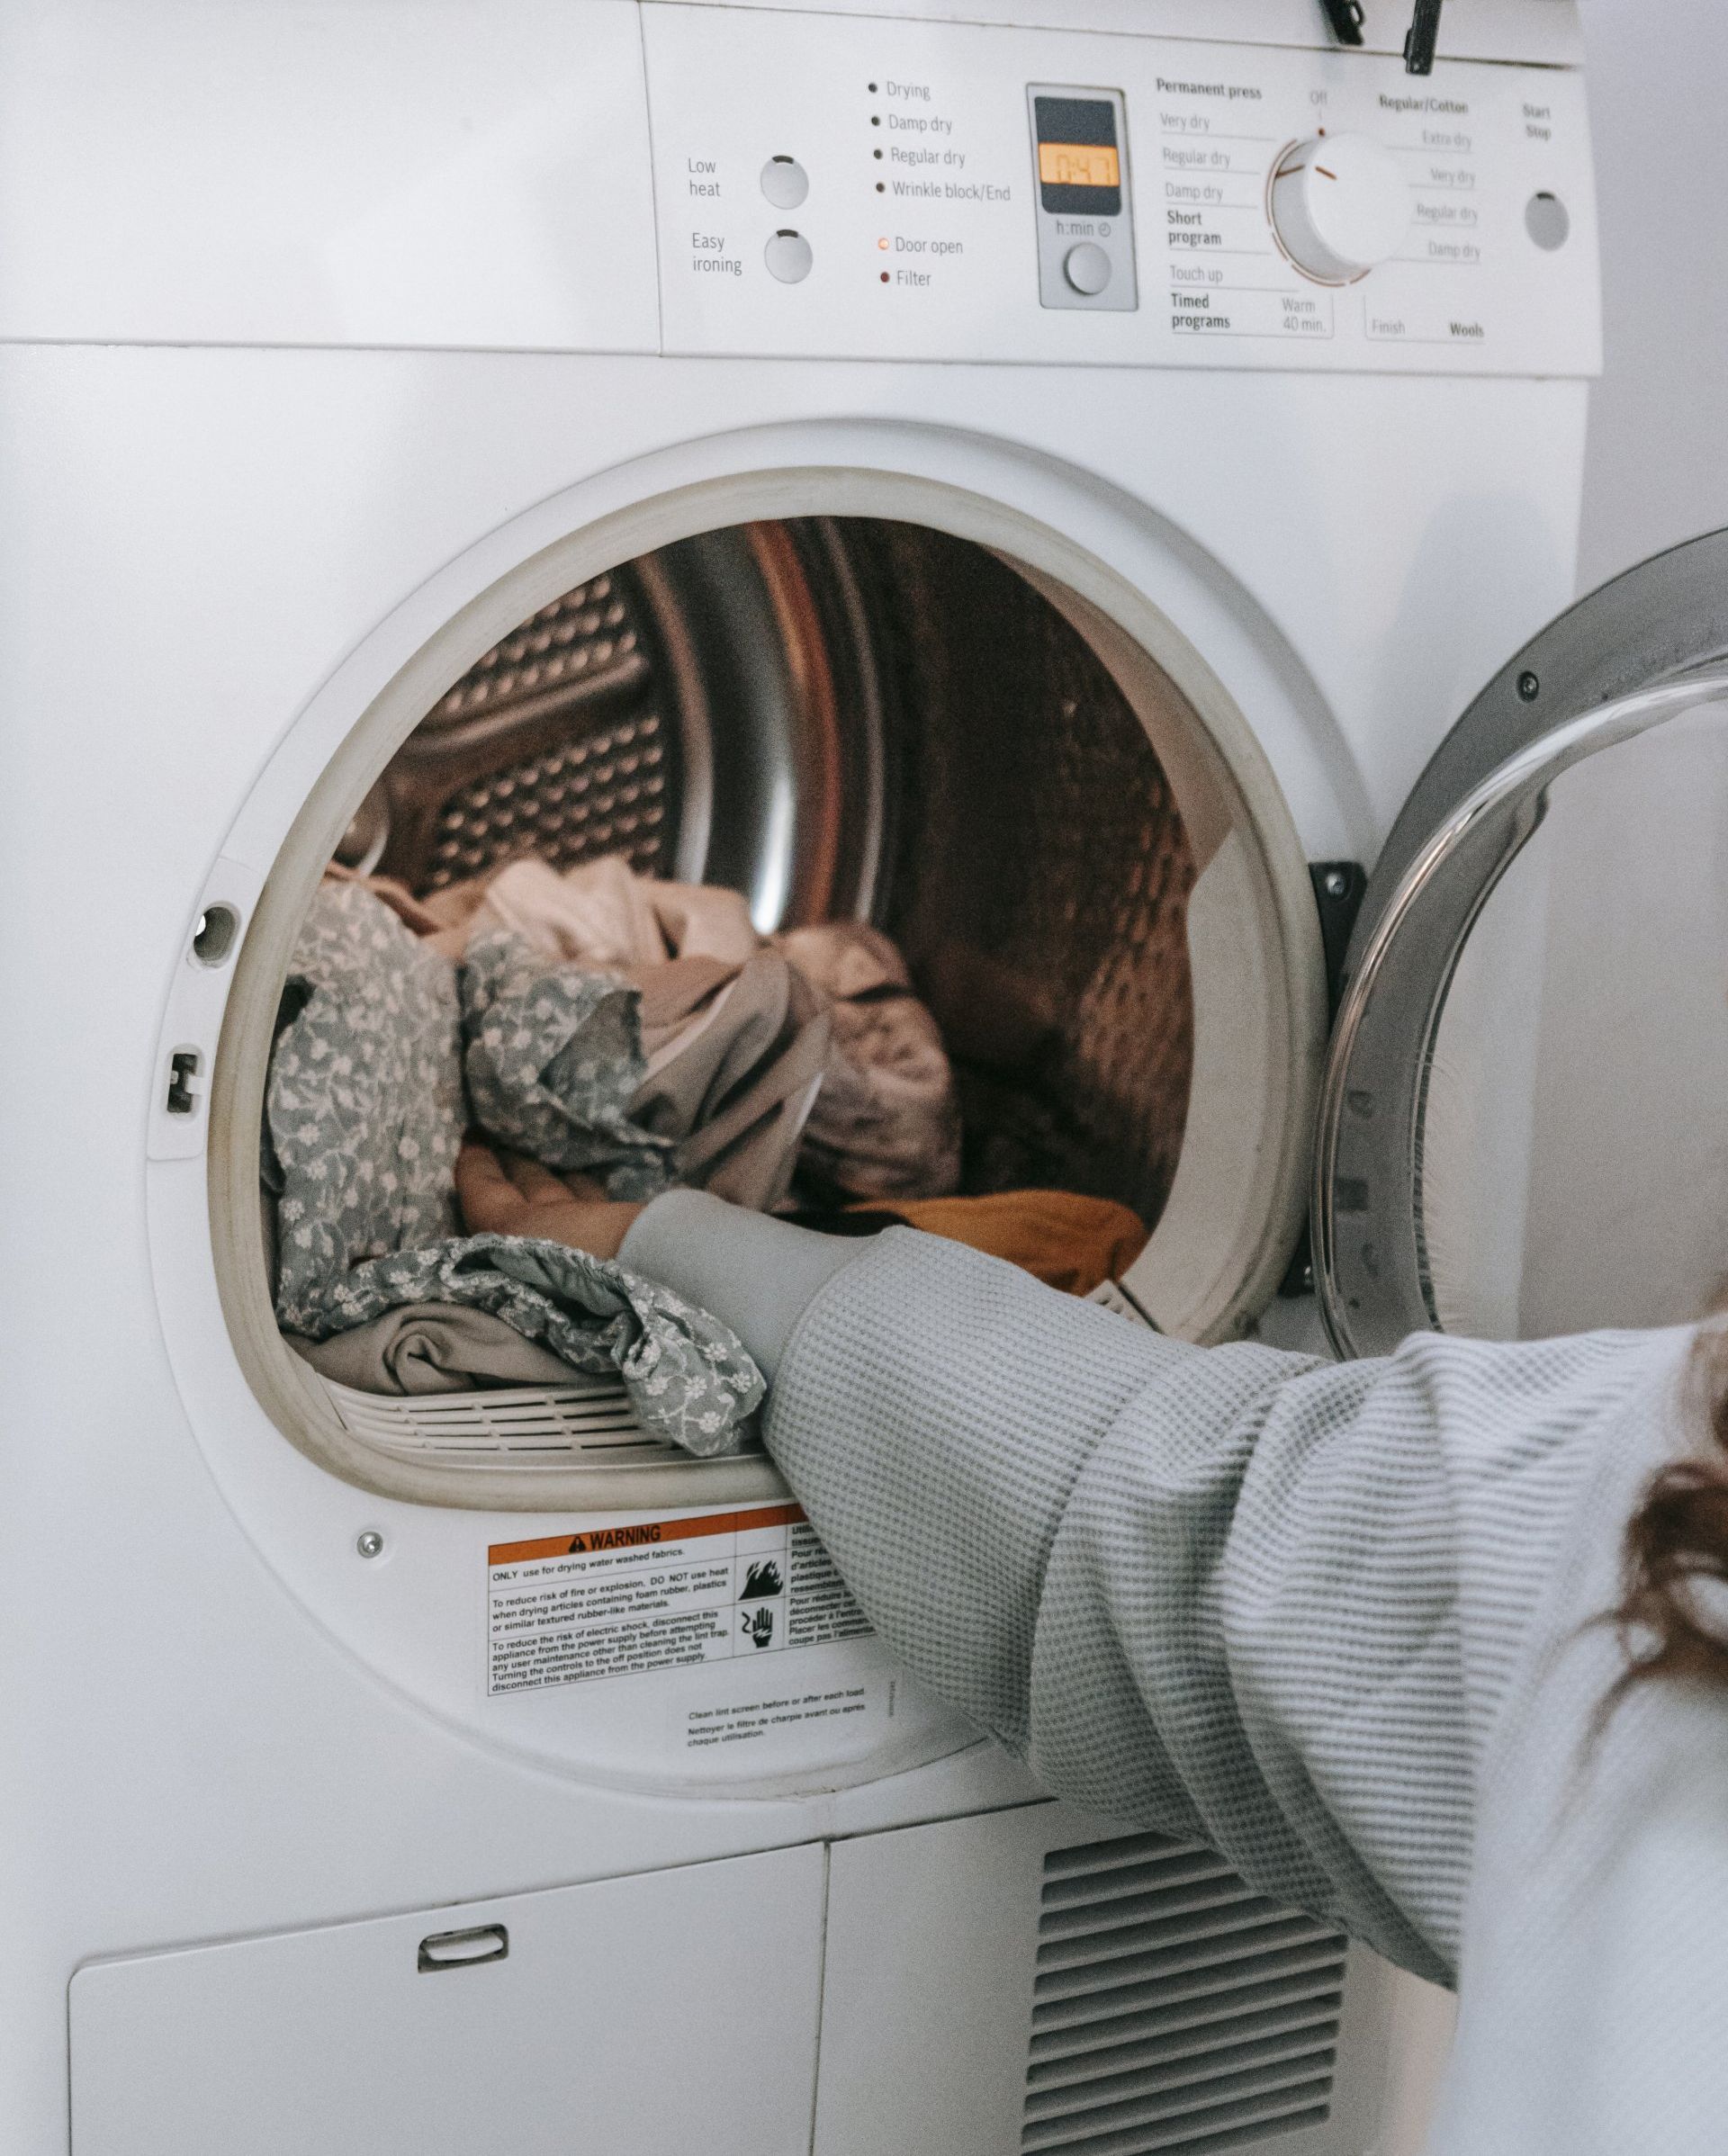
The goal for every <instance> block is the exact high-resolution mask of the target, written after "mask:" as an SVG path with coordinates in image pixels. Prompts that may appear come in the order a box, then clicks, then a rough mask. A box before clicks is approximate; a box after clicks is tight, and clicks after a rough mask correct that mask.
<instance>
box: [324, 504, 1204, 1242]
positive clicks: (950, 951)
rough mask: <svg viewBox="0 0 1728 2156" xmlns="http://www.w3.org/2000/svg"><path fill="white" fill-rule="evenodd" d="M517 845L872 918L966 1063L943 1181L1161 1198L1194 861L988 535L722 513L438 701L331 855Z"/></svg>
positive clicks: (1181, 1073) (433, 870)
mask: <svg viewBox="0 0 1728 2156" xmlns="http://www.w3.org/2000/svg"><path fill="white" fill-rule="evenodd" d="M530 852H532V853H536V854H539V855H540V856H542V857H543V858H546V859H548V860H550V861H552V862H553V863H554V866H556V867H560V868H564V867H574V866H575V865H576V864H578V863H579V862H582V861H588V860H593V859H598V858H600V857H602V856H604V855H607V854H618V855H622V856H623V857H625V858H626V859H628V860H629V861H630V863H631V864H632V866H633V867H635V868H636V869H638V870H639V871H641V872H642V873H643V874H644V875H649V876H669V877H676V878H677V879H679V880H680V881H683V882H688V883H715V884H724V885H730V886H732V887H734V888H735V889H738V890H741V891H743V892H744V893H745V894H747V895H748V897H749V898H750V901H751V907H752V915H753V917H754V919H755V921H756V925H757V927H758V928H759V929H761V930H763V931H764V932H769V931H772V930H777V929H782V928H790V927H796V926H799V925H801V924H803V923H805V922H808V921H830V920H851V919H856V920H863V921H872V922H874V923H875V924H876V925H878V927H880V928H883V929H885V930H887V932H888V933H889V934H890V935H891V936H892V937H893V938H894V939H895V940H896V942H897V943H898V944H899V945H900V947H901V948H902V949H903V951H904V952H905V955H906V957H907V959H908V961H909V963H910V965H911V967H912V970H913V973H914V979H915V981H916V983H917V985H918V987H919V990H920V992H921V993H922V994H923V998H924V1000H925V1001H926V1002H928V1003H929V1004H930V1005H931V1007H932V1011H934V1013H935V1015H936V1018H937V1020H938V1023H939V1024H940V1025H941V1029H942V1034H943V1038H944V1039H945V1041H946V1042H947V1044H948V1046H949V1048H950V1053H951V1054H952V1055H953V1056H954V1058H955V1061H956V1064H957V1066H958V1071H959V1079H960V1083H961V1087H962V1091H963V1097H964V1098H963V1105H964V1109H965V1115H964V1128H965V1132H966V1139H967V1148H966V1165H965V1176H964V1185H963V1187H964V1188H965V1189H966V1190H973V1191H978V1190H1006V1189H1011V1188H1013V1187H1016V1186H1025V1185H1029V1184H1039V1185H1049V1186H1059V1187H1061V1188H1065V1189H1071V1190H1081V1191H1085V1192H1087V1193H1090V1194H1094V1195H1097V1196H1101V1197H1110V1198H1114V1199H1119V1200H1121V1202H1122V1203H1124V1204H1126V1205H1129V1206H1130V1207H1132V1208H1134V1209H1135V1210H1136V1211H1138V1212H1139V1214H1140V1215H1141V1217H1143V1218H1144V1219H1145V1220H1146V1221H1147V1222H1148V1226H1149V1225H1150V1224H1151V1223H1152V1222H1154V1221H1156V1219H1157V1216H1158V1213H1159V1211H1160V1209H1161V1208H1162V1206H1163V1203H1164V1199H1165V1197H1166V1193H1167V1191H1168V1189H1169V1185H1170V1180H1171V1176H1172V1173H1173V1172H1174V1168H1175V1160H1176V1156H1177V1154H1178V1153H1179V1152H1180V1150H1181V1145H1182V1132H1183V1124H1184V1117H1185V1114H1186V1109H1187V1097H1188V1079H1189V1068H1190V1062H1191V1057H1192V1050H1193V1010H1192V1003H1191V1000H1190V996H1189V988H1188V969H1187V948H1186V943H1185V939H1184V902H1185V900H1186V896H1187V893H1188V889H1189V886H1190V885H1191V884H1192V882H1193V862H1192V860H1191V858H1190V855H1189V850H1188V847H1187V843H1186V840H1185V837H1184V831H1183V826H1182V822H1181V819H1180V817H1179V816H1178V815H1177V813H1176V812H1175V804H1174V802H1173V801H1172V799H1171V795H1170V789H1169V786H1168V785H1167V783H1166V778H1165V776H1164V772H1163V770H1162V768H1160V766H1159V763H1158V759H1157V754H1156V753H1155V751H1154V750H1153V748H1152V746H1151V743H1150V742H1149V741H1148V739H1147V736H1146V732H1145V730H1144V728H1143V727H1142V726H1141V725H1140V723H1139V721H1138V720H1137V719H1136V717H1135V715H1134V714H1133V712H1132V710H1131V709H1130V706H1129V705H1128V703H1127V701H1126V699H1125V698H1124V696H1122V693H1121V689H1120V688H1119V687H1117V685H1116V683H1115V681H1114V680H1113V679H1112V677H1111V675H1110V674H1109V672H1108V671H1107V670H1106V669H1105V668H1104V667H1103V664H1102V663H1101V661H1100V660H1098V658H1097V657H1096V656H1095V655H1094V652H1093V651H1092V650H1091V649H1090V648H1089V646H1088V645H1087V644H1086V642H1085V640H1084V639H1083V638H1082V637H1081V636H1080V635H1079V633H1077V632H1076V630H1075V629H1074V628H1072V627H1071V626H1070V625H1069V624H1068V623H1067V622H1066V621H1065V620H1064V619H1063V618H1062V616H1061V615H1059V614H1058V612H1057V611H1056V609H1055V607H1054V606H1051V605H1050V603H1049V601H1048V600H1047V599H1045V598H1044V597H1041V595H1040V593H1038V592H1037V591H1035V590H1034V589H1033V588H1031V585H1029V584H1028V583H1027V582H1025V580H1024V579H1022V578H1021V577H1020V576H1019V575H1018V574H1016V572H1015V571H1014V570H1012V569H1011V568H1009V567H1007V566H1006V565H1005V564H1004V563H1003V562H1001V561H996V560H995V559H993V558H992V557H991V556H990V555H989V554H988V553H986V552H985V551H984V550H983V549H981V548H979V547H977V546H974V545H972V544H970V543H968V542H966V541H963V540H956V539H950V538H947V537H945V536H943V535H940V534H937V533H934V532H930V531H926V530H923V529H922V528H920V527H918V526H896V525H888V524H881V523H869V522H863V521H852V522H846V521H837V520H831V519H823V518H806V519H800V520H797V521H792V522H788V523H783V524H754V525H748V526H737V527H734V528H733V529H731V530H725V531H718V532H713V533H708V534H705V535H702V536H701V537H699V538H695V539H690V540H685V541H682V542H680V543H678V544H676V545H673V546H670V547H666V548H663V549H662V550H661V551H660V552H656V553H653V554H650V555H646V556H644V557H643V558H641V559H640V560H638V561H631V562H627V563H625V564H623V565H621V566H620V567H619V568H618V569H617V570H614V571H612V572H611V573H610V574H608V575H606V576H602V577H599V578H597V579H594V580H593V581H592V582H591V583H589V584H586V585H581V586H579V587H578V588H576V589H574V590H572V591H570V592H566V593H565V594H564V595H563V597H560V598H558V599H556V600H555V601H554V602H553V604H552V605H550V606H545V607H543V608H541V609H540V610H539V612H538V613H536V615H533V616H532V617H531V618H530V619H529V620H527V621H525V622H524V623H522V624H521V626H520V627H519V629H518V631H517V632H516V633H515V634H514V635H512V636H509V637H508V638H506V639H505V640H504V641H503V642H500V644H498V645H496V646H495V647H494V648H493V649H492V650H491V651H488V652H486V653H485V654H484V656H483V657H482V659H481V660H479V661H478V662H477V663H476V664H475V665H474V666H473V668H472V669H470V670H469V672H468V673H466V674H465V675H464V677H463V678H462V680H461V681H459V682H458V683H456V685H455V687H453V688H452V689H451V690H450V692H449V694H448V695H447V696H445V697H444V698H442V699H441V701H440V702H439V703H438V704H437V706H436V707H435V708H434V709H433V710H432V711H431V712H430V713H428V715H427V717H426V718H425V720H424V721H423V722H422V723H421V724H420V725H419V727H418V728H417V729H416V730H415V732H414V733H413V734H411V735H410V738H409V740H408V741H406V742H405V743H404V744H403V746H402V748H401V750H399V751H398V753H397V755H396V757H395V758H394V759H393V760H392V763H391V765H390V767H389V768H388V769H387V770H386V771H385V773H384V774H383V777H382V778H381V779H380V781H379V783H378V785H377V786H375V787H374V789H373V791H372V793H371V794H369V795H368V796H367V798H366V801H365V804H363V806H362V808H361V810H360V812H359V813H357V814H356V818H355V822H354V823H353V825H352V826H351V828H350V830H349V832H348V833H347V837H346V838H345V840H344V841H343V844H342V846H341V847H340V848H339V849H338V858H339V859H341V860H343V861H344V862H345V863H347V865H349V866H352V867H361V868H367V869H373V868H375V869H377V870H379V871H381V872H382V873H384V874H387V875H390V876H396V877H399V878H401V880H402V881H403V882H405V883H406V884H408V885H409V886H410V889H412V890H413V891H415V892H416V893H417V894H428V893H431V892H435V891H437V890H438V889H439V888H440V887H442V886H444V885H448V884H451V883H454V882H457V881H459V880H462V879H464V878H467V877H471V876H480V875H483V874H484V873H485V872H486V871H488V870H489V869H491V868H494V867H499V866H501V865H502V864H503V863H504V862H505V861H507V860H509V859H512V858H516V857H518V856H519V855H522V854H525V853H530Z"/></svg>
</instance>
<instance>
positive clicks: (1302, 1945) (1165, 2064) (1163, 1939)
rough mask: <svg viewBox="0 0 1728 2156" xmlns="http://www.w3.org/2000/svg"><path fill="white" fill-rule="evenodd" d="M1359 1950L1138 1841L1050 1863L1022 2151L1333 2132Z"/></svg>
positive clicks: (1198, 2155)
mask: <svg viewBox="0 0 1728 2156" xmlns="http://www.w3.org/2000/svg"><path fill="white" fill-rule="evenodd" d="M1345 1954H1346V1943H1345V1939H1344V1936H1343V1935H1342V1934H1341V1933H1339V1932H1337V1931H1335V1930H1332V1929H1330V1928H1329V1927H1328V1926H1327V1925H1325V1924H1323V1923H1321V1922H1319V1920H1317V1919H1316V1918H1311V1917H1304V1916H1301V1915H1299V1914H1297V1913H1296V1912H1295V1911H1294V1910H1292V1909H1285V1908H1283V1907H1282V1906H1281V1905H1280V1904H1278V1903H1277V1902H1275V1901H1269V1900H1266V1899H1265V1896H1264V1895H1261V1894H1256V1892H1255V1891H1254V1890H1253V1889H1252V1888H1251V1887H1249V1886H1248V1885H1247V1883H1246V1882H1244V1881H1242V1880H1241V1879H1238V1876H1237V1875H1236V1873H1234V1872H1233V1871H1231V1869H1230V1867H1229V1865H1228V1864H1226V1863H1225V1862H1224V1861H1223V1859H1222V1858H1221V1857H1219V1856H1214V1855H1212V1853H1211V1851H1210V1850H1208V1849H1199V1848H1195V1847H1193V1846H1191V1845H1185V1844H1183V1843H1180V1842H1173V1841H1167V1840H1166V1839H1165V1837H1163V1836H1162V1835H1157V1834H1142V1835H1134V1836H1130V1837H1126V1838H1124V1839H1122V1840H1120V1841H1109V1842H1092V1843H1088V1844H1086V1845H1085V1846H1083V1847H1080V1848H1075V1849H1055V1850H1052V1851H1051V1852H1050V1854H1049V1855H1048V1856H1047V1857H1046V1858H1045V1860H1044V1888H1043V1902H1042V1909H1041V1912H1040V1918H1039V1927H1038V1974H1037V1981H1036V1986H1035V1989H1034V1993H1033V2006H1032V2035H1031V2057H1030V2060H1029V2062H1028V2064H1027V2070H1026V2109H1025V2117H1024V2123H1023V2125H1022V2132H1021V2144H1020V2145H1021V2148H1022V2151H1024V2152H1026V2156H1041V2152H1043V2151H1046V2150H1049V2151H1052V2152H1062V2156H1067V2152H1073V2156H1143V2152H1152V2151H1157V2152H1158V2156H1186V2152H1190V2151H1192V2152H1194V2156H1214V2152H1220V2151H1223V2150H1227V2149H1237V2148H1243V2147H1246V2146H1247V2144H1248V2143H1253V2142H1260V2141H1265V2140H1268V2139H1270V2138H1271V2137H1272V2136H1274V2135H1275V2134H1291V2133H1295V2132H1298V2131H1301V2130H1303V2129H1307V2128H1310V2127H1313V2126H1317V2125H1320V2124H1321V2123H1322V2122H1323V2121H1324V2120H1325V2119H1326V2117H1327V2116H1328V2113H1329V2112H1330V2109H1331V2103H1332V2083H1333V2077H1334V2074H1335V2073H1336V2071H1337V2049H1338V2026H1339V2017H1340V2015H1341V2013H1342V2010H1343V2005H1344V1981H1345Z"/></svg>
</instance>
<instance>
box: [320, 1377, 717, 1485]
mask: <svg viewBox="0 0 1728 2156" xmlns="http://www.w3.org/2000/svg"><path fill="white" fill-rule="evenodd" d="M320 1383H321V1385H322V1386H323V1388H324V1390H325V1392H326V1394H327V1395H328V1396H329V1400H330V1404H331V1406H333V1407H334V1408H335V1409H336V1412H337V1414H338V1416H339V1417H340V1418H341V1421H342V1424H343V1427H344V1428H345V1429H347V1430H348V1431H350V1432H351V1433H353V1434H354V1435H355V1436H356V1437H358V1438H363V1439H365V1442H367V1443H368V1444H369V1445H372V1446H374V1447H375V1448H376V1450H377V1451H381V1452H386V1453H389V1454H390V1455H391V1457H392V1459H396V1460H419V1461H422V1462H429V1463H434V1464H436V1465H437V1466H439V1467H446V1468H449V1467H455V1468H462V1467H471V1468H496V1467H511V1468H520V1469H534V1468H536V1467H541V1468H556V1469H571V1468H637V1467H652V1466H654V1465H656V1464H658V1463H662V1462H663V1463H670V1464H673V1465H682V1466H687V1467H688V1466H690V1465H692V1464H694V1463H693V1462H692V1461H691V1459H690V1455H689V1453H688V1452H685V1451H680V1448H679V1447H678V1446H676V1445H673V1444H668V1443H666V1442H663V1441H662V1439H660V1438H656V1437H652V1436H650V1434H649V1433H648V1432H647V1431H646V1430H644V1428H643V1426H642V1424H641V1423H640V1422H639V1421H638V1420H637V1417H636V1413H635V1408H634V1407H632V1406H631V1405H630V1401H629V1397H628V1396H627V1395H626V1392H625V1389H624V1387H623V1385H622V1383H620V1382H619V1381H618V1380H617V1379H612V1378H595V1379H588V1380H585V1381H583V1380H578V1381H577V1382H576V1383H574V1384H571V1385H545V1386H538V1385H536V1386H527V1385H520V1386H517V1385H513V1386H499V1387H496V1388H491V1389H488V1390H485V1391H476V1392H439V1393H415V1394H408V1395H405V1396H398V1395H395V1394H384V1393H372V1392H358V1391H356V1390H355V1389H354V1388H353V1387H351V1386H347V1385H339V1384H338V1383H337V1382H336V1381H335V1379H330V1378H321V1379H320Z"/></svg>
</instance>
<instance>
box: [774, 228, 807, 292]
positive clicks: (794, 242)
mask: <svg viewBox="0 0 1728 2156" xmlns="http://www.w3.org/2000/svg"><path fill="white" fill-rule="evenodd" d="M762 259H763V261H764V262H766V263H767V265H768V274H769V275H770V277H778V278H779V281H780V283H782V284H802V283H804V280H805V279H806V277H807V276H808V275H809V274H810V265H811V263H812V262H813V261H814V260H815V256H813V255H812V254H811V252H810V242H809V241H808V240H807V239H806V238H805V236H804V234H803V233H802V232H776V233H775V235H774V237H773V238H772V239H770V241H769V243H768V245H767V246H766V247H764V248H763V249H762Z"/></svg>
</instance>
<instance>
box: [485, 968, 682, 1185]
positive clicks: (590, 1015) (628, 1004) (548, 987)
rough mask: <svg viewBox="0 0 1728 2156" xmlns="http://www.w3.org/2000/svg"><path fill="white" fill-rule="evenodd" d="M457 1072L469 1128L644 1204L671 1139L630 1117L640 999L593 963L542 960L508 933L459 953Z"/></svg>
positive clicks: (638, 1076) (661, 1172)
mask: <svg viewBox="0 0 1728 2156" xmlns="http://www.w3.org/2000/svg"><path fill="white" fill-rule="evenodd" d="M461 983H462V1008H463V1020H464V1028H465V1029H466V1032H467V1037H468V1051H467V1057H466V1064H465V1069H466V1073H467V1078H468V1092H469V1098H470V1100H472V1101H473V1111H474V1120H475V1121H476V1122H477V1123H478V1124H479V1125H480V1126H481V1127H482V1129H483V1130H484V1131H485V1132H486V1134H487V1136H489V1137H491V1138H496V1139H497V1140H498V1141H499V1142H500V1144H502V1145H508V1146H509V1147H510V1148H511V1150H512V1151H514V1152H517V1153H526V1154H528V1155H529V1156H530V1157H531V1158H532V1159H535V1160H537V1161H540V1162H542V1163H545V1166H547V1167H548V1168H558V1169H563V1170H571V1169H584V1170H587V1171H590V1172H595V1173H598V1174H599V1176H600V1177H601V1179H602V1181H604V1183H605V1186H606V1191H607V1195H608V1197H609V1198H622V1199H634V1198H653V1197H655V1196H657V1195H658V1194H659V1192H660V1191H662V1190H664V1189H665V1188H666V1187H667V1185H668V1183H669V1182H670V1181H671V1154H672V1149H673V1141H672V1140H671V1138H669V1137H657V1136H654V1135H653V1133H652V1132H650V1131H647V1130H644V1128H643V1127H641V1126H640V1125H639V1124H636V1123H634V1122H632V1121H631V1119H630V1115H629V1112H628V1111H629V1106H630V1102H631V1100H633V1099H634V1098H635V1095H636V1093H637V1092H638V1091H640V1089H641V1086H642V1082H643V1080H644V1076H645V1075H646V1073H647V1064H646V1061H645V1059H644V1056H643V1052H642V1022H641V996H640V993H639V992H638V991H637V990H636V989H635V988H634V987H632V986H631V985H630V984H628V983H627V982H624V981H620V980H619V979H617V976H616V975H612V974H609V973H606V972H603V971H597V970H596V969H595V968H593V967H592V966H575V965H559V964H558V963H557V962H556V961H552V962H548V960H547V958H546V956H545V952H543V951H539V950H536V949H535V948H533V946H532V945H530V944H528V943H527V942H526V941H524V939H522V938H521V937H520V936H519V935H518V934H517V933H515V931H514V930H509V929H500V930H495V931H494V932H493V933H492V934H491V935H490V936H482V938H481V939H479V940H478V941H477V942H474V943H471V944H470V945H469V947H468V949H467V953H466V956H465V957H464V964H463V969H462V976H461Z"/></svg>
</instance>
